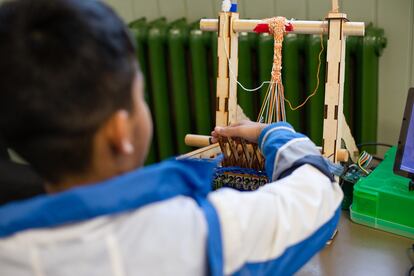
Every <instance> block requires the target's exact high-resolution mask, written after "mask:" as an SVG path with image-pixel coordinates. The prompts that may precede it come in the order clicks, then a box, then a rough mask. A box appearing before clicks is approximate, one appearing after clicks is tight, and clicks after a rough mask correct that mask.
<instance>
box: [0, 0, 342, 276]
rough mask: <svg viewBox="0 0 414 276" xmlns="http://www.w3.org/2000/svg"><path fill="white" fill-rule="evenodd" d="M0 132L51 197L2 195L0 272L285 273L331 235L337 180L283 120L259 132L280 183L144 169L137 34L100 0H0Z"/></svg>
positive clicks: (254, 127) (198, 165)
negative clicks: (218, 184) (233, 185)
mask: <svg viewBox="0 0 414 276" xmlns="http://www.w3.org/2000/svg"><path fill="white" fill-rule="evenodd" d="M0 72H1V75H0V76H1V80H0V93H1V94H0V95H1V102H0V133H1V135H2V136H3V137H2V138H3V139H4V141H6V143H7V145H8V146H9V147H11V148H13V149H14V150H15V151H16V152H17V153H19V154H20V155H21V156H22V157H23V158H24V159H26V160H27V161H28V162H30V163H31V164H32V166H33V167H34V168H35V170H36V171H37V172H38V173H39V174H40V175H41V176H42V177H43V179H44V180H45V189H46V191H47V192H48V195H42V196H37V197H33V198H31V199H28V200H24V201H16V202H13V203H10V204H6V205H3V206H0V275H77V276H80V275H204V274H212V275H222V274H236V275H238V274H252V275H266V274H271V275H290V274H293V273H294V272H295V271H297V270H298V269H299V268H300V267H301V266H302V265H303V264H304V263H305V262H306V261H307V260H309V259H310V258H311V256H312V255H314V254H315V253H316V252H317V251H319V250H320V249H321V248H323V246H324V244H325V242H326V241H327V240H328V239H329V238H330V237H331V235H332V233H333V231H334V229H335V227H336V224H337V222H338V219H339V214H340V211H339V210H340V209H339V207H340V202H341V199H342V192H341V189H340V188H339V186H338V184H337V183H336V182H335V181H334V179H333V177H332V175H331V174H330V173H329V171H328V169H327V166H326V164H325V162H324V160H323V158H322V156H321V155H320V153H319V152H318V150H317V149H316V147H315V146H314V144H313V143H312V142H311V141H310V140H309V139H308V138H307V137H305V136H303V135H301V134H299V133H296V132H295V131H294V130H293V128H292V127H291V126H290V125H289V124H287V123H277V124H272V125H264V124H258V123H252V122H241V123H239V124H236V125H233V126H231V127H227V128H216V129H215V131H213V133H212V134H213V136H214V137H215V139H217V136H218V135H223V136H238V137H243V138H246V139H248V140H250V141H252V142H258V144H259V146H260V148H261V150H262V152H263V153H264V155H265V156H266V172H267V174H268V176H269V178H270V179H271V180H272V183H270V184H267V185H265V186H264V187H262V188H260V189H259V190H257V191H254V192H238V191H235V190H231V189H226V188H223V189H220V190H218V191H215V192H211V191H210V187H211V176H212V171H213V168H214V166H215V165H216V164H215V163H214V162H208V161H191V160H183V161H177V160H167V161H164V162H162V163H160V164H157V165H153V166H149V167H146V168H140V167H141V166H142V164H143V161H144V160H145V157H146V154H147V151H148V147H149V143H150V140H151V133H152V126H151V120H150V116H149V112H148V108H147V106H146V104H145V102H144V100H143V95H142V94H143V86H144V83H143V78H142V75H141V73H140V70H139V67H138V64H137V63H136V61H135V59H134V46H133V44H132V43H131V40H130V38H129V35H128V32H127V30H126V29H125V27H124V24H123V23H122V21H121V20H120V19H119V17H118V16H116V14H115V13H114V12H113V11H112V10H111V9H110V8H108V7H107V6H106V5H105V4H103V3H101V2H99V1H92V0H91V1H86V0H20V1H19V0H17V1H11V2H6V3H5V4H3V5H2V6H1V8H0Z"/></svg>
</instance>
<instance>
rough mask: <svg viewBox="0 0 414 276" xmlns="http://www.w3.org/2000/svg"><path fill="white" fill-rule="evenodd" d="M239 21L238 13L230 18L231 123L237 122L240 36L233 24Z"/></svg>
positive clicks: (229, 122)
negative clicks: (236, 20)
mask: <svg viewBox="0 0 414 276" xmlns="http://www.w3.org/2000/svg"><path fill="white" fill-rule="evenodd" d="M235 19H239V14H238V13H232V14H231V18H230V64H229V68H230V70H231V71H230V72H229V74H230V75H229V121H228V124H231V123H235V122H237V118H238V115H237V79H238V67H239V57H238V54H239V34H238V33H237V32H235V31H234V28H233V22H234V20H235Z"/></svg>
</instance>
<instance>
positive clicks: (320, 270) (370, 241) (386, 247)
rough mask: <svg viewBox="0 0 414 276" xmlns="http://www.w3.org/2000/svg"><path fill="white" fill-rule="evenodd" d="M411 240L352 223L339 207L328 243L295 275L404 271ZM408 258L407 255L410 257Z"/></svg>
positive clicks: (377, 275)
mask: <svg viewBox="0 0 414 276" xmlns="http://www.w3.org/2000/svg"><path fill="white" fill-rule="evenodd" d="M413 243H414V240H412V239H409V238H405V237H402V236H398V235H394V234H391V233H388V232H384V231H381V230H377V229H374V228H370V227H367V226H363V225H360V224H356V223H354V222H352V221H351V219H350V218H349V212H346V211H343V212H342V216H341V220H340V222H339V226H338V233H337V235H336V237H335V239H334V240H333V242H332V244H331V245H328V246H327V247H325V248H324V249H323V250H322V251H321V252H319V253H318V254H317V255H315V256H314V257H313V258H312V259H311V260H310V261H309V262H308V263H307V264H306V265H305V266H304V267H302V269H301V270H299V272H298V273H297V274H296V275H299V276H305V275H327V276H328V275H329V276H331V275H334V276H347V275H352V276H359V275H364V276H365V275H372V276H373V275H375V276H380V275H386V276H388V275H390V276H393V275H404V276H405V275H407V273H408V270H409V269H410V267H411V266H412V265H413V263H412V261H414V260H413V258H414V256H413V253H412V252H410V248H411V246H412V244H413ZM410 258H411V259H410Z"/></svg>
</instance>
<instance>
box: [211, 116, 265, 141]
mask: <svg viewBox="0 0 414 276" xmlns="http://www.w3.org/2000/svg"><path fill="white" fill-rule="evenodd" d="M266 126H267V124H262V123H256V122H252V121H248V120H243V121H240V122H238V123H235V124H231V125H230V126H227V127H215V128H214V131H212V132H211V135H212V136H213V138H212V142H213V143H217V142H218V137H219V136H224V137H240V138H244V139H246V140H248V141H250V142H253V143H257V140H258V139H259V136H260V133H261V132H262V130H263V129H264V128H265V127H266Z"/></svg>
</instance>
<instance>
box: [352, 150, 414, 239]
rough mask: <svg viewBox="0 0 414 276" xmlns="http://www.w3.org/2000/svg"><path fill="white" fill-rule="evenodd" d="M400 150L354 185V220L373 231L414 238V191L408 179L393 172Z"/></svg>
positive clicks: (388, 155)
mask: <svg viewBox="0 0 414 276" xmlns="http://www.w3.org/2000/svg"><path fill="white" fill-rule="evenodd" d="M395 154H396V148H395V147H393V148H391V149H390V150H389V151H388V152H387V153H386V155H385V158H384V161H382V162H381V163H380V165H379V166H378V167H377V168H376V169H375V170H374V171H373V172H372V173H371V174H370V175H368V176H367V177H363V178H361V179H360V180H359V181H358V182H357V183H356V184H355V186H354V198H353V203H352V205H351V207H350V213H351V219H352V220H353V221H354V222H356V223H360V224H363V225H366V226H370V227H373V228H377V229H381V230H384V231H388V232H392V233H394V234H398V235H401V236H405V237H408V238H411V239H414V192H410V191H408V183H409V182H410V180H409V179H408V178H405V177H402V176H398V175H396V174H394V172H393V166H394V160H395Z"/></svg>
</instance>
